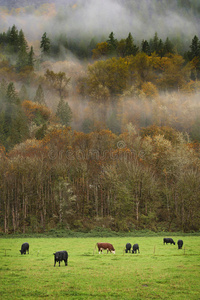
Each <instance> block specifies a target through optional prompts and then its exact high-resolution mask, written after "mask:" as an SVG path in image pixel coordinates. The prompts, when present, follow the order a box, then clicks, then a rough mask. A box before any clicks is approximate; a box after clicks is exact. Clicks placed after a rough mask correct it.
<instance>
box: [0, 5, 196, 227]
mask: <svg viewBox="0 0 200 300" xmlns="http://www.w3.org/2000/svg"><path fill="white" fill-rule="evenodd" d="M102 2H104V4H103V5H102ZM66 3H67V4H66ZM199 17H200V3H199V1H195V0H191V1H189V0H177V1H175V0H173V1H172V0H170V1H164V0H163V1H162V0H160V1H159V0H151V1H150V0H140V1H132V0H127V1H123V0H118V1H117V0H107V1H102V0H77V1H75V0H74V1H73V0H71V1H64V0H62V1H47V0H46V1H28V0H26V1H25V0H21V1H2V0H0V28H1V30H0V233H1V232H5V233H12V232H19V233H20V232H24V233H26V232H44V231H47V230H51V229H52V228H65V229H66V228H67V229H72V230H83V231H90V230H91V229H93V228H95V227H106V228H110V229H113V230H119V231H131V230H135V229H150V230H154V231H165V230H168V231H170V230H171V231H177V230H182V231H186V232H187V231H191V230H193V231H198V230H199V229H200V220H199V210H200V156H199V153H200V130H199V128H200V118H199V116H200V102H199V97H200V28H199Z"/></svg>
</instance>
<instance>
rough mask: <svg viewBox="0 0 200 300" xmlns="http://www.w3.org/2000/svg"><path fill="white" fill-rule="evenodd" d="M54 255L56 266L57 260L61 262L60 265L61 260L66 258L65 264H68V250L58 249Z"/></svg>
mask: <svg viewBox="0 0 200 300" xmlns="http://www.w3.org/2000/svg"><path fill="white" fill-rule="evenodd" d="M53 255H54V267H55V265H56V262H59V267H60V262H61V261H63V260H64V262H65V266H67V260H68V253H67V251H58V252H56V253H53Z"/></svg>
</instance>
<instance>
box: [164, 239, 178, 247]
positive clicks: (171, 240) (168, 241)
mask: <svg viewBox="0 0 200 300" xmlns="http://www.w3.org/2000/svg"><path fill="white" fill-rule="evenodd" d="M163 244H174V245H175V242H174V240H173V239H171V238H164V239H163Z"/></svg>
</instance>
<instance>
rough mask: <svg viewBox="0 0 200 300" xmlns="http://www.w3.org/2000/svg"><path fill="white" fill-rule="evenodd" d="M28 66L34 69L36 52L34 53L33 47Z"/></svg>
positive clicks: (29, 54)
mask: <svg viewBox="0 0 200 300" xmlns="http://www.w3.org/2000/svg"><path fill="white" fill-rule="evenodd" d="M27 64H28V66H30V67H32V68H33V67H34V51H33V46H31V50H30V52H29V53H28V63H27Z"/></svg>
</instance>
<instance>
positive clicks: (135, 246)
mask: <svg viewBox="0 0 200 300" xmlns="http://www.w3.org/2000/svg"><path fill="white" fill-rule="evenodd" d="M137 251H138V253H140V251H139V245H138V244H134V245H133V250H132V253H137Z"/></svg>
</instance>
